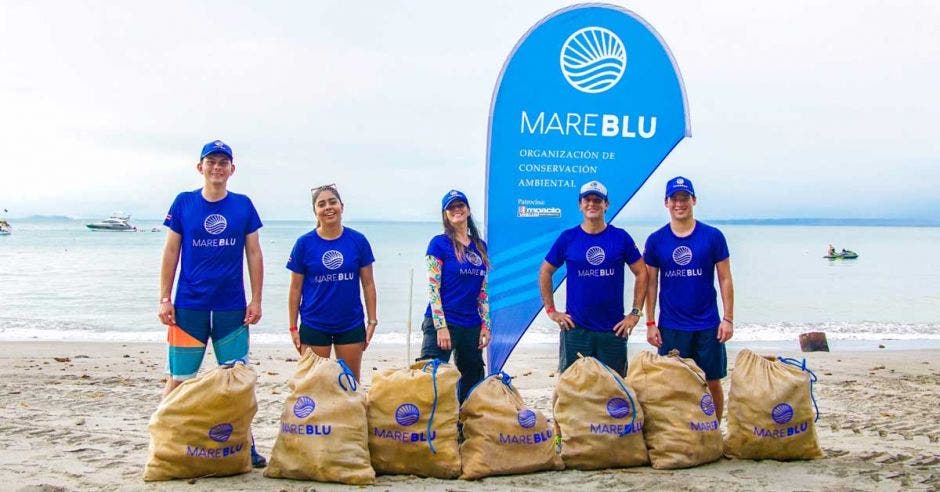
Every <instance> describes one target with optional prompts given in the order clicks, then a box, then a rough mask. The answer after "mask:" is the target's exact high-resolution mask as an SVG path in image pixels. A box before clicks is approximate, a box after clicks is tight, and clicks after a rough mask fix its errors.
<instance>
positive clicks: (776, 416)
mask: <svg viewBox="0 0 940 492" xmlns="http://www.w3.org/2000/svg"><path fill="white" fill-rule="evenodd" d="M793 417H794V411H793V407H792V406H790V404H789V403H786V402H783V403H779V404H777V405H776V406H775V407H774V408H773V409H772V410H771V411H770V419H771V420H773V421H774V423H776V424H777V425H780V426H785V427H776V428H775V427H770V428H767V427H761V426H759V425H755V426H754V435H755V436H757V437H760V438H771V439H779V438H782V437H792V436H797V435H800V434H803V433H804V432H807V431H808V430H809V420H806V421H803V422H797V423H795V424H793V425H787V424H789V423H790V421H791V420H793Z"/></svg>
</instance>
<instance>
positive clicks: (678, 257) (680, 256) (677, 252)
mask: <svg viewBox="0 0 940 492" xmlns="http://www.w3.org/2000/svg"><path fill="white" fill-rule="evenodd" d="M672 261H674V262H676V265H679V266H686V265H688V264H689V262H690V261H692V250H691V249H689V248H688V247H687V246H679V247H678V248H676V249H674V250H672Z"/></svg>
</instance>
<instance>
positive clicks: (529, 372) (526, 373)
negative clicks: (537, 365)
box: [522, 371, 532, 376]
mask: <svg viewBox="0 0 940 492" xmlns="http://www.w3.org/2000/svg"><path fill="white" fill-rule="evenodd" d="M522 375H523V376H531V375H532V371H526V372H524V373H522Z"/></svg>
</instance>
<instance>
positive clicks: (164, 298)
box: [160, 297, 170, 304]
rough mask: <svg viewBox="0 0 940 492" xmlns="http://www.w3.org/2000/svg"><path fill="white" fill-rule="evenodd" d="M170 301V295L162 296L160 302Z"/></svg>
mask: <svg viewBox="0 0 940 492" xmlns="http://www.w3.org/2000/svg"><path fill="white" fill-rule="evenodd" d="M168 302H170V298H169V297H162V298H160V304H166V303H168Z"/></svg>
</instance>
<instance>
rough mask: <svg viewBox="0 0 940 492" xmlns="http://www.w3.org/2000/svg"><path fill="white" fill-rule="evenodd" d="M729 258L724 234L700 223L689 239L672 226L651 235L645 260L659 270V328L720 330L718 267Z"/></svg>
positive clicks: (696, 223) (696, 222) (697, 222)
mask: <svg viewBox="0 0 940 492" xmlns="http://www.w3.org/2000/svg"><path fill="white" fill-rule="evenodd" d="M729 256H730V254H729V253H728V243H727V241H725V236H724V234H722V233H721V231H719V230H718V229H716V228H714V227H712V226H710V225H708V224H704V223H702V222H699V221H695V229H693V230H692V234H689V235H688V236H686V237H678V236H676V235H675V234H674V233H673V232H672V229H671V228H670V227H669V224H666V225H665V226H664V227H662V228H661V229H659V230H658V231H656V232H654V233H653V234H651V235H650V237H648V238H647V239H646V250H645V251H644V252H643V258H644V259H645V260H646V264H647V265H649V266H652V267H656V268H659V325H660V326H663V327H666V328H672V329H674V330H685V331H697V330H708V329H712V328H715V327H717V326H718V324H719V323H721V318H720V317H719V316H718V300H717V291H716V290H715V264H716V263H718V262H719V261H724V260H725V259H727V258H728V257H729Z"/></svg>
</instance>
